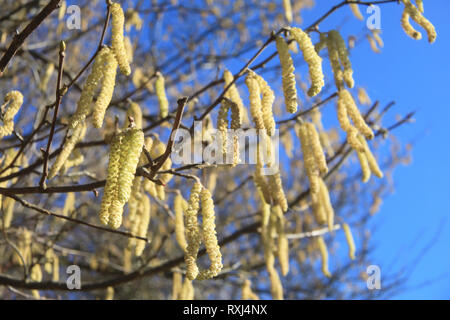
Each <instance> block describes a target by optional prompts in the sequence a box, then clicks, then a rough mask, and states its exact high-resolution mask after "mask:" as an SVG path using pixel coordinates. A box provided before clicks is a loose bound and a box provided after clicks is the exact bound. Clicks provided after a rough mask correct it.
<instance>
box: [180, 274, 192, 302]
mask: <svg viewBox="0 0 450 320" xmlns="http://www.w3.org/2000/svg"><path fill="white" fill-rule="evenodd" d="M194 295H195V290H194V286H193V285H192V281H191V280H189V279H188V278H187V277H186V278H185V279H184V282H183V287H182V288H181V296H180V300H194Z"/></svg>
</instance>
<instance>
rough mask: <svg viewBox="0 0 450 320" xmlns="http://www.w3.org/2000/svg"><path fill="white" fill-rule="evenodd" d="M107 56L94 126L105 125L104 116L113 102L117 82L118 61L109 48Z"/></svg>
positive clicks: (94, 115) (95, 107) (95, 106)
mask: <svg viewBox="0 0 450 320" xmlns="http://www.w3.org/2000/svg"><path fill="white" fill-rule="evenodd" d="M107 50H108V51H107V53H106V56H105V64H104V65H103V69H102V74H103V77H102V80H101V90H100V93H99V95H98V97H97V100H96V101H95V105H94V109H93V112H92V123H93V125H94V127H96V128H101V127H102V125H103V118H104V117H105V112H106V109H107V108H108V106H109V103H110V102H111V99H112V96H113V93H114V86H115V84H116V73H117V61H116V59H115V58H114V54H113V52H112V51H111V50H109V49H108V48H107Z"/></svg>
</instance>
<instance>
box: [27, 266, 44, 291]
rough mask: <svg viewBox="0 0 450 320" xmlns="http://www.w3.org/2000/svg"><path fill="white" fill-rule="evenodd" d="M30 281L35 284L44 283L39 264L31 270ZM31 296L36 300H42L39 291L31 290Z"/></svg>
mask: <svg viewBox="0 0 450 320" xmlns="http://www.w3.org/2000/svg"><path fill="white" fill-rule="evenodd" d="M30 279H31V280H33V281H35V282H41V281H42V269H41V266H40V265H39V264H35V265H33V266H32V267H31V270H30ZM31 294H32V295H33V297H34V298H35V299H40V295H39V291H38V290H31Z"/></svg>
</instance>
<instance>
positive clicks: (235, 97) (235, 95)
mask: <svg viewBox="0 0 450 320" xmlns="http://www.w3.org/2000/svg"><path fill="white" fill-rule="evenodd" d="M233 79H234V77H233V74H232V73H231V72H230V71H228V70H225V71H224V72H223V80H224V82H225V88H226V87H228V86H229V85H230V83H231V82H232V81H233ZM225 97H226V98H228V99H230V100H231V101H233V102H234V103H236V104H237V105H238V107H239V112H240V115H241V116H240V117H241V121H242V123H245V124H248V114H247V109H246V108H245V107H244V103H243V102H242V99H241V96H240V94H239V90H238V89H237V87H236V85H235V84H234V83H233V84H232V85H231V86H230V88H229V89H228V91H227V92H226V94H225Z"/></svg>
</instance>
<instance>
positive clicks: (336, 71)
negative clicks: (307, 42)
mask: <svg viewBox="0 0 450 320" xmlns="http://www.w3.org/2000/svg"><path fill="white" fill-rule="evenodd" d="M326 43H327V48H328V56H329V59H330V64H331V70H332V71H333V76H334V83H335V84H336V87H337V88H338V90H341V89H342V88H343V87H344V74H343V72H342V67H341V63H340V62H339V51H338V49H337V45H336V43H335V41H334V38H333V37H332V36H331V35H330V34H329V35H328V36H327V38H326Z"/></svg>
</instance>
